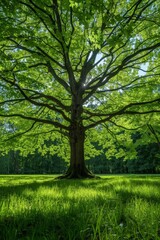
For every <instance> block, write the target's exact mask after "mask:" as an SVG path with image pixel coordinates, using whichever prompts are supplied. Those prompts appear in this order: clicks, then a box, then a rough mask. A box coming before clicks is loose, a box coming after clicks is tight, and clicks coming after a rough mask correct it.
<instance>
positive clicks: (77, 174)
mask: <svg viewBox="0 0 160 240" xmlns="http://www.w3.org/2000/svg"><path fill="white" fill-rule="evenodd" d="M77 178H78V179H85V178H100V177H97V176H95V175H94V174H93V173H92V172H90V171H89V170H88V169H87V168H86V167H84V168H83V169H80V168H73V167H71V166H70V167H69V168H68V170H67V172H66V173H65V174H64V175H62V176H59V177H57V179H77Z"/></svg>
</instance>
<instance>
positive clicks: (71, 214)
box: [0, 176, 160, 240]
mask: <svg viewBox="0 0 160 240" xmlns="http://www.w3.org/2000/svg"><path fill="white" fill-rule="evenodd" d="M22 177H23V176H18V178H17V177H16V176H15V177H14V178H12V177H11V178H10V179H9V181H10V182H11V183H12V184H14V181H13V180H15V182H16V179H18V180H19V184H18V183H17V185H9V182H7V184H8V185H7V186H2V185H1V186H0V199H1V201H2V202H3V201H7V199H8V198H10V196H12V195H14V196H16V197H17V198H18V197H21V196H23V198H24V199H25V201H28V196H27V195H26V194H25V192H27V190H31V192H32V194H33V195H32V198H31V201H32V200H33V199H34V194H36V193H37V191H38V190H39V188H43V187H44V188H46V189H47V191H46V192H44V194H43V199H44V202H45V200H46V199H49V201H50V202H51V204H54V203H55V204H57V205H56V206H57V207H58V210H57V209H56V208H54V207H53V208H52V207H51V208H50V209H49V210H48V211H46V212H45V211H41V210H37V209H36V207H35V208H31V209H30V210H26V211H24V212H22V213H18V214H13V215H8V214H6V216H3V217H0V236H3V238H2V239H7V240H17V239H19V240H21V239H26V240H27V239H33V240H36V239H37V240H41V239H44V240H45V239H47V240H49V239H52V240H54V239H55V240H58V239H59V240H63V239H64V240H69V239H76V240H79V239H85V240H89V239H92V237H93V234H94V231H93V226H94V225H96V221H97V217H98V214H99V212H101V210H103V212H105V211H106V213H105V214H106V215H107V214H108V213H107V211H111V212H112V213H113V214H114V213H115V214H116V211H119V216H118V215H117V219H118V220H117V224H120V223H121V221H122V218H123V219H124V216H122V215H123V212H122V213H121V210H120V208H121V205H122V204H123V207H125V205H126V204H127V203H128V202H129V201H130V200H131V199H133V198H134V199H135V198H141V199H144V200H145V201H149V202H151V201H153V202H156V203H158V202H160V195H157V196H156V195H154V194H151V195H150V196H149V195H147V194H145V193H144V192H134V191H132V190H134V188H137V187H139V186H141V187H143V186H148V187H152V188H153V189H154V188H155V187H156V188H159V187H160V181H159V180H160V178H154V179H153V180H152V181H151V179H147V178H145V179H144V177H143V176H142V177H139V178H138V179H137V177H136V176H135V177H128V178H127V180H126V177H120V178H118V179H117V176H113V177H111V176H109V177H106V178H103V179H92V180H73V179H72V180H57V179H54V178H53V176H47V177H45V176H44V177H39V178H38V179H37V177H38V176H35V178H34V177H33V179H35V180H34V181H33V182H30V181H29V182H27V181H26V182H23V181H21V180H22V179H21V178H22ZM44 179H45V181H44ZM25 180H31V176H25ZM119 186H120V187H119ZM54 188H55V189H56V191H57V192H58V193H59V194H60V196H62V199H61V197H57V196H56V195H54V193H53V195H48V192H49V191H50V190H52V189H54ZM83 190H85V191H86V192H87V195H86V196H83V195H82V196H80V197H78V196H79V195H78V194H80V193H81V192H82V193H83ZM70 191H72V195H71V194H70ZM108 192H113V193H114V194H113V196H114V198H111V197H108ZM73 193H74V194H73ZM153 193H154V191H153ZM64 205H65V207H64ZM44 207H45V204H44ZM93 215H95V218H94V217H93ZM92 218H93V219H92ZM101 228H102V229H103V224H102V226H101ZM0 239H1V237H0ZM95 239H96V238H95ZM97 239H98V238H97Z"/></svg>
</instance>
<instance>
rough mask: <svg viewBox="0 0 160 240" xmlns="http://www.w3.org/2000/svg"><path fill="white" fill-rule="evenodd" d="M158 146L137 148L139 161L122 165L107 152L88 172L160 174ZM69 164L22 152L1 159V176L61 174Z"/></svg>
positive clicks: (58, 158)
mask: <svg viewBox="0 0 160 240" xmlns="http://www.w3.org/2000/svg"><path fill="white" fill-rule="evenodd" d="M158 152H159V146H158V144H157V143H151V144H148V145H144V146H139V147H138V148H137V157H135V159H132V160H130V159H128V160H126V161H123V158H116V157H115V156H113V157H112V158H111V159H110V160H108V159H107V158H106V156H105V152H104V153H103V154H100V155H99V156H96V157H93V158H90V159H89V160H88V161H87V165H88V168H89V169H90V170H91V171H93V172H94V173H96V174H117V173H160V155H158ZM67 165H68V163H67V162H65V161H64V160H63V159H62V158H61V157H58V156H57V155H55V156H51V154H49V153H48V154H46V155H45V156H42V155H41V154H40V153H38V152H36V153H35V154H34V155H28V156H27V157H23V156H21V155H20V153H19V152H16V151H10V152H9V154H7V155H5V156H1V157H0V174H60V173H64V172H65V171H66V169H67Z"/></svg>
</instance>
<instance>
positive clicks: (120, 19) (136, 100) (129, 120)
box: [0, 0, 160, 175]
mask: <svg viewBox="0 0 160 240" xmlns="http://www.w3.org/2000/svg"><path fill="white" fill-rule="evenodd" d="M0 19H1V25H0V31H1V39H0V54H1V57H0V92H1V95H0V107H1V108H0V118H1V126H2V127H1V130H0V131H1V133H2V140H3V147H4V149H8V148H10V147H11V148H15V149H19V148H21V151H22V149H23V154H24V155H25V154H26V155H27V154H28V152H32V151H34V149H36V148H38V147H39V146H41V151H42V152H43V153H45V152H46V151H48V150H47V149H48V148H47V145H46V144H45V141H46V140H51V141H54V140H55V139H56V138H57V139H59V140H58V141H59V150H60V151H58V148H57V146H54V145H52V146H50V151H51V152H52V154H56V153H57V152H59V153H60V154H62V155H63V156H64V157H65V158H66V159H68V156H69V152H71V157H70V158H71V159H72V161H71V162H72V163H73V162H74V165H76V168H77V166H78V165H79V164H80V162H81V160H82V159H83V158H84V140H85V136H88V140H86V148H85V151H86V152H87V149H89V151H88V152H90V153H91V154H92V153H93V154H96V153H94V149H93V147H92V146H91V144H90V143H89V139H92V138H94V139H95V138H98V140H99V143H100V144H103V145H104V146H105V145H106V144H108V146H109V145H112V142H113V140H112V139H111V136H112V137H113V136H114V137H116V138H117V139H119V140H118V141H123V142H124V145H125V144H127V145H128V147H130V146H129V145H130V143H131V140H130V139H131V138H130V136H129V135H128V134H124V132H125V133H126V130H127V129H129V130H132V129H139V128H140V127H143V128H142V129H144V128H145V127H146V126H147V124H149V125H150V124H154V125H155V126H156V129H158V128H159V127H158V117H159V116H158V114H159V112H160V108H159V102H160V96H159V91H160V89H159V86H160V78H159V75H160V66H159V57H160V41H159V36H160V3H159V1H158V0H144V1H142V0H129V1H128V0H122V1H119V0H115V1H113V0H109V1H106V0H100V1H98V2H95V1H92V0H83V1H79V0H76V1H72V0H64V1H61V0H46V1H42V0H11V1H3V2H1V3H0ZM120 128H122V129H121V130H124V132H123V134H121V130H120ZM139 131H141V130H139ZM157 134H158V133H157ZM15 136H17V137H19V142H18V140H17V141H15V138H13V137H15ZM6 138H7V139H8V138H9V139H10V140H9V141H6ZM68 140H69V145H67V143H68ZM4 141H5V143H6V144H4ZM10 142H11V144H9V143H10ZM62 142H63V144H62ZM109 142H110V143H109ZM64 143H66V144H64ZM5 145H6V146H5ZM65 146H66V148H65ZM69 146H70V149H69ZM113 149H114V148H113ZM115 149H116V147H115ZM112 151H113V150H112ZM131 152H132V151H131ZM108 154H109V151H108ZM112 154H113V152H112ZM119 155H124V148H122V151H120V152H119ZM83 160H84V159H83ZM83 160H82V161H83ZM82 165H83V167H82V168H84V164H82ZM78 174H80V173H78ZM80 175H81V174H80Z"/></svg>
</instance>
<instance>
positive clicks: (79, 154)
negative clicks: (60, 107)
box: [60, 98, 95, 178]
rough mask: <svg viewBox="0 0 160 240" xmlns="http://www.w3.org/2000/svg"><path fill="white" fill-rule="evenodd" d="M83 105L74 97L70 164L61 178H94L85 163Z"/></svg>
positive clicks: (70, 134) (70, 135) (70, 136)
mask: <svg viewBox="0 0 160 240" xmlns="http://www.w3.org/2000/svg"><path fill="white" fill-rule="evenodd" d="M82 113H83V106H82V105H81V103H80V100H79V99H78V98H76V99H75V98H74V99H73V103H72V111H71V120H72V121H71V125H70V132H69V144H70V165H69V168H68V170H67V172H66V174H64V175H63V176H60V178H94V177H95V175H94V174H92V173H91V172H90V171H89V170H88V169H87V167H86V165H85V159H84V142H85V129H84V126H83V121H82V117H81V116H82Z"/></svg>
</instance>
